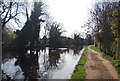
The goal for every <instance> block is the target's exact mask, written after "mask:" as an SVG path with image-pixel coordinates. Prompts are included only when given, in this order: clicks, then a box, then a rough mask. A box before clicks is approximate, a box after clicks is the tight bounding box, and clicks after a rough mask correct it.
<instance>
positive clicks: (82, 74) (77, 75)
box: [71, 47, 88, 79]
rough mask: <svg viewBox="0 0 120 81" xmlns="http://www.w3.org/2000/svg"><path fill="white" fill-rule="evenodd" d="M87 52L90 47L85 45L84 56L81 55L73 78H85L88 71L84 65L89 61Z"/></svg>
mask: <svg viewBox="0 0 120 81" xmlns="http://www.w3.org/2000/svg"><path fill="white" fill-rule="evenodd" d="M87 52H88V47H85V49H84V51H83V54H82V56H81V57H80V59H79V61H78V63H77V65H76V67H75V69H74V71H73V73H72V76H71V79H85V76H86V73H85V69H84V65H85V63H86V61H87V56H88V55H87Z"/></svg>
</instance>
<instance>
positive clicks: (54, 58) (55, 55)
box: [49, 49, 60, 67]
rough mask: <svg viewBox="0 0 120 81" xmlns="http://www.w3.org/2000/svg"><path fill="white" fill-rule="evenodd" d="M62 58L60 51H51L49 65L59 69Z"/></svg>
mask: <svg viewBox="0 0 120 81" xmlns="http://www.w3.org/2000/svg"><path fill="white" fill-rule="evenodd" d="M59 58H60V51H59V50H51V49H49V63H50V66H55V67H57V64H58V63H59Z"/></svg>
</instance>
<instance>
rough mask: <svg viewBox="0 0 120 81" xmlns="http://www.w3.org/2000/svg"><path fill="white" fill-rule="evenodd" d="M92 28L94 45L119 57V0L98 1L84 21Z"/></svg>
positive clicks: (108, 53)
mask: <svg viewBox="0 0 120 81" xmlns="http://www.w3.org/2000/svg"><path fill="white" fill-rule="evenodd" d="M86 27H87V28H88V29H92V36H93V37H94V39H95V41H94V43H95V46H97V47H99V48H100V50H101V51H103V52H104V53H105V54H107V55H110V56H112V57H114V58H115V59H120V2H98V3H96V4H95V7H94V9H93V10H91V17H90V18H89V20H88V22H87V23H86Z"/></svg>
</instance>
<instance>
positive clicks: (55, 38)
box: [49, 23, 63, 48]
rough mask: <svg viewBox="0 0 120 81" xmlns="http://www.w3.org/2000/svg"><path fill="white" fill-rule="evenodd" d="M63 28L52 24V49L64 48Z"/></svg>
mask: <svg viewBox="0 0 120 81" xmlns="http://www.w3.org/2000/svg"><path fill="white" fill-rule="evenodd" d="M62 32H63V31H62V28H60V24H58V23H52V24H51V26H50V29H49V44H50V47H51V48H58V47H61V46H62V38H61V37H62V36H61V34H62Z"/></svg>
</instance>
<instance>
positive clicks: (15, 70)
mask: <svg viewBox="0 0 120 81" xmlns="http://www.w3.org/2000/svg"><path fill="white" fill-rule="evenodd" d="M16 61H17V59H16V58H13V59H9V60H8V61H7V62H5V63H4V64H1V69H2V70H3V73H5V74H6V75H8V76H9V77H11V79H24V76H23V71H22V70H21V68H20V66H18V65H15V62H16ZM3 76H4V75H3ZM3 79H6V77H5V76H4V77H3Z"/></svg>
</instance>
